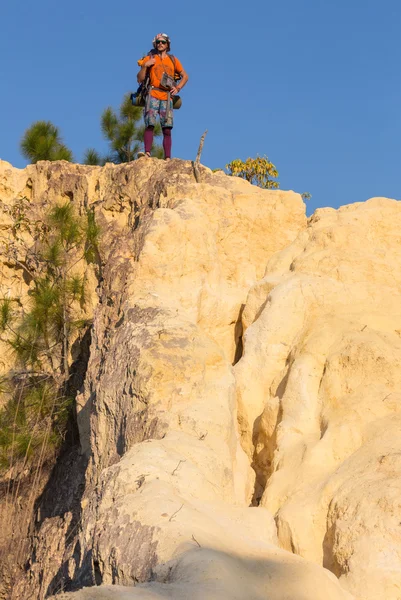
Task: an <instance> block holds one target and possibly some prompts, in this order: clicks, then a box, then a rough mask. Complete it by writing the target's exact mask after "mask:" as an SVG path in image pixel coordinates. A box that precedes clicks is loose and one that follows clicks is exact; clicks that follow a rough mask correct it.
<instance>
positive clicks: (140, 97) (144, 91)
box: [131, 49, 182, 109]
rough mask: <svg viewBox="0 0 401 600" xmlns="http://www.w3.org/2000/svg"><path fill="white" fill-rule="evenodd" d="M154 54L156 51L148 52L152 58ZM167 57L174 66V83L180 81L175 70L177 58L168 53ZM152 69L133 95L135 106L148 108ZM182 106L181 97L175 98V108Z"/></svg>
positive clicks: (147, 72)
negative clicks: (147, 101)
mask: <svg viewBox="0 0 401 600" xmlns="http://www.w3.org/2000/svg"><path fill="white" fill-rule="evenodd" d="M152 54H157V52H156V50H153V49H152V50H151V51H150V52H148V56H152ZM167 56H168V57H169V58H170V59H171V62H172V63H173V66H174V81H179V80H180V79H181V77H180V75H179V74H178V73H177V71H176V70H175V56H174V55H173V54H169V53H167ZM151 68H152V67H148V69H147V71H146V77H145V79H144V80H143V81H142V83H141V84H140V85H139V87H138V89H137V90H136V92H135V93H134V94H131V102H132V104H133V105H134V106H146V99H147V96H148V94H149V92H150V88H151V85H150V69H151ZM181 104H182V100H181V98H180V96H173V108H176V109H178V108H180V107H181Z"/></svg>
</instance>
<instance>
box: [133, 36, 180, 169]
mask: <svg viewBox="0 0 401 600" xmlns="http://www.w3.org/2000/svg"><path fill="white" fill-rule="evenodd" d="M153 48H154V50H152V51H151V52H150V54H149V55H147V56H145V57H144V58H142V59H141V60H138V65H139V66H140V67H141V70H140V71H139V73H138V75H137V79H138V83H143V82H144V81H145V79H146V76H147V74H148V75H149V78H150V89H149V93H148V96H147V99H146V106H145V109H144V118H145V135H144V142H145V152H144V153H143V152H139V153H138V157H141V156H150V152H151V150H152V144H153V130H154V127H155V125H156V119H157V115H159V118H160V125H161V127H162V131H163V150H164V158H165V159H170V158H171V130H172V128H173V97H174V96H175V95H177V94H178V93H179V91H180V90H181V89H182V88H183V87H184V85H185V84H186V83H187V81H188V75H187V74H186V72H185V71H184V69H183V66H182V64H181V62H180V61H179V60H178V58H176V57H175V56H172V55H170V54H169V51H170V38H169V37H168V35H167V34H166V33H158V34H157V35H156V36H155V37H154V39H153ZM176 75H177V76H179V78H180V81H179V83H177V82H176V79H175V76H176Z"/></svg>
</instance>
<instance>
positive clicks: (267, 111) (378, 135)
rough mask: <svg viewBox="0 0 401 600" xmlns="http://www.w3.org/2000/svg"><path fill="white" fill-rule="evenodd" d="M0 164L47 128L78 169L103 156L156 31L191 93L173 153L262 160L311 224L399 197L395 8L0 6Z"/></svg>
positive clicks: (290, 3) (399, 22)
mask: <svg viewBox="0 0 401 600" xmlns="http://www.w3.org/2000/svg"><path fill="white" fill-rule="evenodd" d="M1 3H2V10H1V16H2V35H1V38H0V60H1V81H2V93H1V94H0V158H2V159H4V160H8V161H9V162H11V163H12V164H13V165H15V166H17V167H23V166H25V164H26V160H25V159H24V158H23V157H22V156H21V154H20V152H19V141H20V139H21V136H22V135H23V133H24V131H25V129H26V128H27V127H29V125H30V124H31V123H32V122H33V121H36V120H42V119H43V120H50V121H52V122H53V123H54V124H55V125H57V126H58V127H59V129H60V131H61V134H62V136H63V139H64V142H65V143H66V144H67V146H68V147H70V148H71V149H72V151H73V153H74V157H75V160H76V161H77V162H79V161H81V160H82V157H83V154H84V151H85V149H86V148H87V147H89V146H94V147H95V148H97V149H98V150H100V151H106V150H107V144H106V142H105V141H104V140H103V138H102V135H101V132H100V127H99V120H100V115H101V113H102V111H103V110H104V108H105V107H107V106H113V107H115V108H117V107H118V105H119V103H120V102H121V99H122V97H123V94H124V93H125V92H127V91H129V90H132V91H134V90H135V89H136V73H137V70H138V68H137V63H136V61H137V59H138V58H140V57H141V56H142V55H143V54H144V53H145V52H146V51H147V50H149V48H150V46H151V40H152V38H153V36H154V35H155V34H156V33H158V32H159V31H166V32H167V33H168V34H169V35H170V37H171V39H172V50H171V51H172V53H173V54H175V55H176V56H178V57H179V58H180V60H181V62H182V63H183V65H184V68H185V69H186V70H187V72H188V74H189V76H190V81H189V83H188V85H187V87H186V88H185V90H184V92H183V93H182V97H183V107H182V108H181V109H180V111H176V112H175V119H176V121H175V128H174V132H173V154H174V156H178V157H180V158H186V159H193V158H194V157H195V155H196V152H197V148H198V144H199V139H200V136H201V134H202V133H203V131H204V130H205V129H208V135H207V138H206V142H205V146H204V151H203V155H202V162H203V163H204V164H206V165H207V166H209V167H211V168H218V167H224V166H225V164H226V163H227V162H230V161H231V160H233V159H235V158H242V159H245V158H247V157H248V156H256V155H257V154H259V155H264V154H266V155H268V157H269V159H270V160H271V161H272V162H273V163H274V164H275V165H276V167H277V169H278V171H279V175H280V177H279V179H280V186H281V188H283V189H294V190H296V191H298V192H304V191H308V192H310V193H311V194H312V199H311V200H310V201H309V203H308V204H309V207H308V212H309V213H310V212H312V211H313V210H314V209H315V208H316V207H319V206H334V207H337V206H340V205H342V204H348V203H350V202H355V201H361V200H366V199H367V198H370V197H372V196H388V197H392V198H401V190H400V186H401V177H400V172H401V79H400V63H401V60H400V59H401V46H400V43H399V36H400V33H399V32H400V27H401V2H400V0H381V2H379V1H378V0H375V1H373V0H336V1H335V2H334V1H328V0H303V1H302V2H301V1H300V0H279V1H277V2H269V1H268V0H255V1H250V2H239V1H238V0H232V2H230V3H229V2H223V1H221V0H215V1H211V0H203V2H200V3H192V2H189V1H188V0H186V1H183V0H174V2H152V3H149V2H143V3H138V2H132V1H130V2H128V1H126V0H120V1H119V2H114V3H113V2H106V1H105V0H96V1H95V0H69V1H68V2H57V3H55V2H54V0H52V1H50V0H35V1H32V0H29V1H28V0H12V1H11V0H1Z"/></svg>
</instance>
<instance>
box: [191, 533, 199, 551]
mask: <svg viewBox="0 0 401 600" xmlns="http://www.w3.org/2000/svg"><path fill="white" fill-rule="evenodd" d="M192 539H193V541H194V542H195V544H198V547H199V548H201V545H200V543H199V542H198V540H197V539H196V538H195V536H194V534H192Z"/></svg>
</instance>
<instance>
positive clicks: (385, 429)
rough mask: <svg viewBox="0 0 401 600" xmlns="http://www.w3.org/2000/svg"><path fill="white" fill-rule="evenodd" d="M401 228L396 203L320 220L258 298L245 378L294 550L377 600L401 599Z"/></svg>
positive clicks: (245, 393) (275, 266)
mask: <svg viewBox="0 0 401 600" xmlns="http://www.w3.org/2000/svg"><path fill="white" fill-rule="evenodd" d="M400 216H401V206H400V204H399V203H398V202H395V201H392V200H386V199H373V200H370V201H368V202H366V203H364V204H354V205H350V206H346V207H343V208H341V209H340V210H338V211H334V210H329V209H326V210H319V211H317V213H316V214H315V215H314V216H313V217H312V219H311V220H310V223H309V227H308V228H307V229H306V231H304V232H302V233H301V234H300V235H299V237H298V238H297V240H296V241H295V242H294V243H293V244H291V245H290V246H289V247H288V248H286V249H285V250H283V251H282V252H279V253H278V254H276V255H275V256H274V257H273V258H272V259H271V260H270V261H269V262H268V264H267V268H266V274H265V277H264V278H263V279H262V280H261V281H260V282H258V283H257V284H256V285H255V286H254V287H253V289H252V290H251V291H250V294H249V298H248V301H247V305H246V308H245V310H244V327H245V328H247V330H246V333H245V341H244V349H245V352H244V356H243V358H242V359H241V361H240V362H239V363H238V364H237V365H236V367H235V370H236V380H237V393H238V399H239V404H240V409H239V414H240V422H241V427H242V436H243V446H244V448H245V449H246V451H247V453H248V456H249V457H250V459H252V460H253V464H254V467H255V470H256V473H257V479H258V483H259V485H258V486H257V488H258V490H257V494H258V498H259V500H260V505H261V506H264V507H266V508H268V509H269V510H270V511H272V513H273V514H276V522H277V526H278V535H279V540H280V542H281V545H282V546H283V547H284V548H287V549H288V550H292V551H294V552H296V553H297V554H300V555H301V556H304V557H305V558H308V559H309V560H313V561H316V562H318V563H320V564H323V565H324V566H325V567H327V568H328V569H330V570H331V571H332V572H334V573H335V574H336V575H337V576H338V577H339V578H340V582H341V584H342V585H343V587H344V588H345V589H348V590H349V591H350V592H352V593H353V594H354V595H355V597H356V598H361V599H362V598H364V599H372V600H373V599H376V598H388V599H389V598H391V599H392V600H396V599H397V598H399V597H400V589H401V560H400V559H401V554H400V552H401V546H400V541H401V537H400V521H401V519H400V516H401V513H400V503H399V500H398V499H399V497H400V491H401V484H400V479H399V468H397V464H399V463H398V457H399V456H401V454H400V436H399V428H400V416H401V415H400V408H401V404H400V400H401V396H400V383H401V375H400V373H401V370H400V364H401V340H400V336H401V332H400V327H401V312H400V307H399V302H398V296H399V289H400V284H401V237H400V235H399V231H398V226H397V223H398V222H399V219H400Z"/></svg>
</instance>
